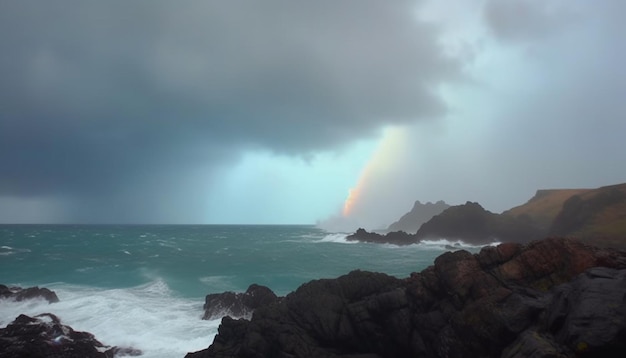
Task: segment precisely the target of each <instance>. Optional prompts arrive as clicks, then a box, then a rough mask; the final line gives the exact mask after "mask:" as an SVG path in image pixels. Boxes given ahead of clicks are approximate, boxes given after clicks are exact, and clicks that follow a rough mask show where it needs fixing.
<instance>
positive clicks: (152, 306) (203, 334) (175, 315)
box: [0, 279, 220, 358]
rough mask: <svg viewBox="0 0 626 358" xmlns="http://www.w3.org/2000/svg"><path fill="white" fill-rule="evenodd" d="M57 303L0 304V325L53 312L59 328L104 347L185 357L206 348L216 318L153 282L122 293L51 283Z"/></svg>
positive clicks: (200, 302)
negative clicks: (79, 333) (84, 334)
mask: <svg viewBox="0 0 626 358" xmlns="http://www.w3.org/2000/svg"><path fill="white" fill-rule="evenodd" d="M47 287H49V288H51V289H53V290H54V291H55V292H56V293H57V295H58V297H59V299H60V302H58V303H54V304H48V303H47V302H46V301H44V300H38V299H35V300H26V301H21V302H15V301H10V300H5V301H3V302H2V304H0V327H5V326H6V325H7V324H8V323H10V322H11V321H13V320H14V319H15V318H16V317H17V316H19V315H20V314H21V313H23V314H27V315H30V316H33V315H37V314H41V313H48V312H49V313H53V314H55V315H57V316H59V317H60V318H61V321H62V322H63V324H66V325H69V326H71V327H72V328H74V329H75V330H78V331H87V332H91V333H93V334H94V335H95V336H96V339H98V340H99V341H101V342H102V343H103V344H106V345H111V346H120V347H133V348H136V349H140V350H142V351H143V355H142V357H146V358H159V357H183V356H184V355H185V354H186V353H187V352H193V351H198V350H201V349H204V348H206V347H208V346H209V345H210V344H211V343H212V342H213V338H214V336H215V334H216V333H217V328H218V326H219V323H220V320H219V319H216V320H210V321H203V320H202V319H201V317H202V314H203V310H202V305H203V299H202V298H198V299H189V298H181V297H177V296H176V295H175V294H173V293H172V291H171V290H170V289H169V288H168V286H167V284H166V283H165V282H164V281H163V280H160V279H157V280H155V281H153V282H150V283H149V284H146V285H142V286H138V287H132V288H126V289H110V290H103V289H94V288H89V287H84V286H70V285H65V284H52V285H48V286H47Z"/></svg>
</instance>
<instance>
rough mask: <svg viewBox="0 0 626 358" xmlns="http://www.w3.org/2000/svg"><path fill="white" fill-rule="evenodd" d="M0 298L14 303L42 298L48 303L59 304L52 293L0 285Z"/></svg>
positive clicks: (41, 289)
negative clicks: (11, 300)
mask: <svg viewBox="0 0 626 358" xmlns="http://www.w3.org/2000/svg"><path fill="white" fill-rule="evenodd" d="M0 298H9V299H13V300H15V301H23V300H30V299H36V298H43V299H44V300H46V301H48V302H49V303H55V302H59V298H58V297H57V295H56V293H54V291H50V290H49V289H47V288H39V287H29V288H21V287H7V286H5V285H0Z"/></svg>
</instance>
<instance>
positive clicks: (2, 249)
mask: <svg viewBox="0 0 626 358" xmlns="http://www.w3.org/2000/svg"><path fill="white" fill-rule="evenodd" d="M26 252H31V251H30V250H29V249H20V248H14V247H11V246H0V256H9V255H14V254H20V253H26Z"/></svg>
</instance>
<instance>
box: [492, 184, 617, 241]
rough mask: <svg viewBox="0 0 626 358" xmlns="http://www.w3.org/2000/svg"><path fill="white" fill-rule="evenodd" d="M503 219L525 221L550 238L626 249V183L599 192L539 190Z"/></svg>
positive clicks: (589, 190) (586, 190)
mask: <svg viewBox="0 0 626 358" xmlns="http://www.w3.org/2000/svg"><path fill="white" fill-rule="evenodd" d="M503 215H508V216H513V217H515V218H518V219H521V220H525V221H527V222H528V223H530V224H531V225H533V226H534V227H536V228H538V229H539V230H541V231H543V232H545V234H546V235H558V236H569V237H577V238H580V239H583V240H585V241H587V242H590V243H594V244H595V245H601V246H614V247H620V248H626V183H623V184H616V185H609V186H604V187H600V188H597V189H556V190H539V191H537V194H536V195H535V196H534V197H533V198H532V199H530V200H529V201H528V202H527V203H526V204H524V205H520V206H517V207H514V208H512V209H510V210H507V211H505V212H504V213H503Z"/></svg>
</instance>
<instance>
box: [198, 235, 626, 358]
mask: <svg viewBox="0 0 626 358" xmlns="http://www.w3.org/2000/svg"><path fill="white" fill-rule="evenodd" d="M625 294H626V252H623V251H616V250H610V249H600V248H593V247H589V246H586V245H584V244H582V243H580V242H578V241H574V240H571V239H557V238H553V239H546V240H542V241H536V242H532V243H530V244H528V245H526V246H522V245H520V244H516V243H507V244H502V245H499V246H497V247H486V248H484V249H483V250H482V251H481V252H480V253H478V254H474V255H472V254H470V253H469V252H466V251H456V252H450V253H445V254H443V255H441V256H440V257H438V258H437V259H436V260H435V263H434V265H433V266H430V267H428V268H427V269H425V270H424V271H422V272H420V273H414V274H412V275H411V277H409V278H406V279H397V278H394V277H390V276H387V275H385V274H380V273H371V272H362V271H354V272H351V273H349V274H347V275H345V276H342V277H339V278H337V279H324V280H316V281H312V282H309V283H307V284H305V285H302V286H301V287H300V288H298V289H297V290H296V291H295V292H293V293H291V294H289V295H288V296H286V297H285V298H284V300H283V301H281V302H280V303H277V304H274V305H269V306H264V307H260V308H258V309H257V310H256V311H255V313H254V315H253V317H252V319H251V320H250V321H246V320H234V319H232V318H230V317H225V318H224V319H223V320H222V324H221V326H220V328H219V332H218V335H217V336H216V337H215V340H214V342H213V344H212V345H211V346H210V347H209V348H207V349H206V350H203V351H200V352H196V353H190V354H189V355H188V357H259V358H260V357H361V358H365V357H369V358H374V357H500V356H502V357H575V356H576V357H593V356H602V357H610V356H614V357H617V356H620V357H621V356H622V354H623V352H624V350H625V349H626V301H625V300H624V297H626V296H625Z"/></svg>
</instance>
